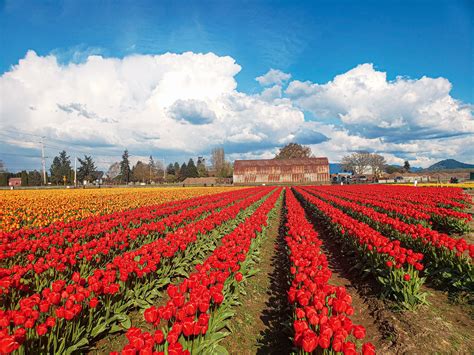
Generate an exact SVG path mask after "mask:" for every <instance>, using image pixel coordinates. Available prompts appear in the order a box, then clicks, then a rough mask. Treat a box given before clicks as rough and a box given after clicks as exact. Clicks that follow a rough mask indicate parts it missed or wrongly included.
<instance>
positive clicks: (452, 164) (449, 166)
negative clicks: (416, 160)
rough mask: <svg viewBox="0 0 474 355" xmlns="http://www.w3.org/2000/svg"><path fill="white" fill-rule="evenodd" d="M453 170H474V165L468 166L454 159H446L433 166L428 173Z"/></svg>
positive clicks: (428, 169)
mask: <svg viewBox="0 0 474 355" xmlns="http://www.w3.org/2000/svg"><path fill="white" fill-rule="evenodd" d="M453 169H474V164H466V163H462V162H460V161H457V160H454V159H445V160H441V161H439V162H437V163H436V164H433V165H431V166H430V167H429V168H427V169H426V171H437V170H453Z"/></svg>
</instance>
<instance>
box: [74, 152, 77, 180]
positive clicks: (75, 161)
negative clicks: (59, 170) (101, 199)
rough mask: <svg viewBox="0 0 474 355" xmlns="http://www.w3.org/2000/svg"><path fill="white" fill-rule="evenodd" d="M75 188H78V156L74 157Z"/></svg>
mask: <svg viewBox="0 0 474 355" xmlns="http://www.w3.org/2000/svg"><path fill="white" fill-rule="evenodd" d="M74 187H77V154H76V155H74Z"/></svg>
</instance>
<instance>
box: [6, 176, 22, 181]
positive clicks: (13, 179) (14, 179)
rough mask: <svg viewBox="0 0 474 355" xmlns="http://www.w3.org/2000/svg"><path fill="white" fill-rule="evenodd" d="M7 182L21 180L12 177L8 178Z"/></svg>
mask: <svg viewBox="0 0 474 355" xmlns="http://www.w3.org/2000/svg"><path fill="white" fill-rule="evenodd" d="M8 181H21V178H19V177H12V178H9V179H8Z"/></svg>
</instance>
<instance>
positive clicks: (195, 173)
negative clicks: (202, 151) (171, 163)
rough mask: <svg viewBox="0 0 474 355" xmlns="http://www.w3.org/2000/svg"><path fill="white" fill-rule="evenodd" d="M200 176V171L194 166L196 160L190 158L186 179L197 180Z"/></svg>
mask: <svg viewBox="0 0 474 355" xmlns="http://www.w3.org/2000/svg"><path fill="white" fill-rule="evenodd" d="M198 176H199V173H198V170H197V168H196V165H194V160H193V158H190V159H189V161H188V167H187V169H186V177H191V178H195V177H198Z"/></svg>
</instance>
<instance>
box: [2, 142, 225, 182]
mask: <svg viewBox="0 0 474 355" xmlns="http://www.w3.org/2000/svg"><path fill="white" fill-rule="evenodd" d="M77 162H78V165H77V171H76V181H77V184H78V185H82V184H90V183H99V182H100V183H109V184H129V183H147V184H150V183H164V182H167V183H174V182H181V181H184V180H185V179H186V178H196V177H208V176H216V177H218V178H227V177H232V173H233V170H232V164H231V163H230V162H228V161H226V160H225V153H224V149H222V148H216V149H214V150H213V151H212V152H211V163H212V167H211V168H208V167H207V166H206V160H205V158H204V157H198V158H197V162H196V163H195V162H194V159H193V158H190V159H189V160H188V162H187V163H186V162H183V163H182V164H179V163H178V162H174V163H170V164H168V166H167V167H166V168H165V167H164V165H163V163H162V162H161V161H155V160H154V159H153V157H152V156H150V157H149V159H148V162H143V161H141V160H139V161H137V162H136V164H135V165H133V164H131V162H130V155H129V152H128V150H127V149H126V150H125V151H124V152H123V154H122V159H121V160H120V161H117V162H115V163H112V164H111V165H110V167H109V168H108V170H107V172H106V173H104V172H103V171H99V170H98V168H97V166H96V164H95V162H94V160H93V158H92V156H90V155H84V158H78V159H77ZM74 175H75V174H74V168H73V164H72V162H71V158H70V156H69V155H68V154H67V152H66V151H65V150H63V151H61V152H59V154H58V155H57V156H55V157H54V158H53V162H52V164H51V167H50V168H49V170H48V171H47V172H46V181H47V183H48V184H53V185H72V184H74V177H75V176H74ZM12 177H18V178H21V185H22V186H41V185H44V181H43V176H42V172H40V171H38V170H32V171H27V170H23V171H21V172H18V173H10V172H7V171H6V168H5V166H4V164H3V162H2V161H1V160H0V186H7V185H8V179H9V178H12Z"/></svg>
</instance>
